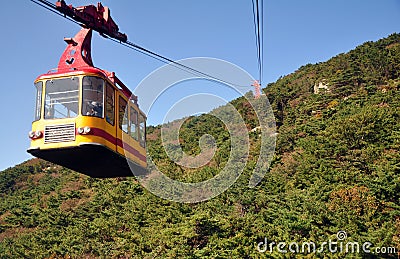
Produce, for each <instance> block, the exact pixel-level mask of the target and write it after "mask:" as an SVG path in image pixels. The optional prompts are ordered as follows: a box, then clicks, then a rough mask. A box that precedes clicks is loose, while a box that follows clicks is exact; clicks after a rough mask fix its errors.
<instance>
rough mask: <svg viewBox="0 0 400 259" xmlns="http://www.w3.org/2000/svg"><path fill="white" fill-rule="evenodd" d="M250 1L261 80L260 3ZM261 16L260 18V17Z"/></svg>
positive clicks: (260, 77) (260, 79)
mask: <svg viewBox="0 0 400 259" xmlns="http://www.w3.org/2000/svg"><path fill="white" fill-rule="evenodd" d="M251 2H252V10H253V24H254V35H255V42H256V49H257V61H258V73H259V82H260V83H261V82H262V70H263V65H262V63H263V62H262V61H263V60H262V44H263V43H262V40H261V39H262V29H261V28H262V27H261V26H262V25H260V20H261V24H262V16H263V15H262V14H261V15H260V10H259V9H260V7H259V6H260V4H259V1H258V0H255V1H254V0H251ZM261 9H263V0H261ZM261 12H262V10H261ZM260 16H261V18H260Z"/></svg>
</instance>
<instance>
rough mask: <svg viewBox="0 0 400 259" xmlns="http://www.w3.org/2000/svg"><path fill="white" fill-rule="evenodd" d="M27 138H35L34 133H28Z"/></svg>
mask: <svg viewBox="0 0 400 259" xmlns="http://www.w3.org/2000/svg"><path fill="white" fill-rule="evenodd" d="M28 136H29V138H31V139H33V138H34V137H35V132H34V131H29V133H28Z"/></svg>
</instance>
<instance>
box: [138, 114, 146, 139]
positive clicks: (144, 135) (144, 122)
mask: <svg viewBox="0 0 400 259" xmlns="http://www.w3.org/2000/svg"><path fill="white" fill-rule="evenodd" d="M142 120H143V121H142ZM141 122H143V129H142V126H141V125H140V124H141ZM138 125H139V144H140V146H142V147H146V117H145V116H144V114H143V113H141V112H139V116H138ZM142 133H143V134H142ZM142 135H143V137H142Z"/></svg>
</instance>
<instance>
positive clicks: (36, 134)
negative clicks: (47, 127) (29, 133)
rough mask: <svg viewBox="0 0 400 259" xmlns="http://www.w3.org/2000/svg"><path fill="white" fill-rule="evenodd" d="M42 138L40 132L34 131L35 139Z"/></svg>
mask: <svg viewBox="0 0 400 259" xmlns="http://www.w3.org/2000/svg"><path fill="white" fill-rule="evenodd" d="M41 136H42V132H41V131H40V130H37V131H35V138H40V137H41Z"/></svg>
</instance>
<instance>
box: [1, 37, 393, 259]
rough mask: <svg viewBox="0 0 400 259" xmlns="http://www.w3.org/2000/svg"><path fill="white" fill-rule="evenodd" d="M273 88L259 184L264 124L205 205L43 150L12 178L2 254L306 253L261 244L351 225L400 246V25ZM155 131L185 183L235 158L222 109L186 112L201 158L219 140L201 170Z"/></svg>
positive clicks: (6, 188)
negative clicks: (51, 159) (90, 173)
mask: <svg viewBox="0 0 400 259" xmlns="http://www.w3.org/2000/svg"><path fill="white" fill-rule="evenodd" d="M264 92H265V94H266V95H267V97H268V99H269V101H270V103H271V105H272V108H273V110H274V114H275V118H276V123H277V127H278V133H279V134H278V136H277V145H276V153H275V156H274V159H273V162H272V165H271V168H270V170H269V171H268V172H267V173H266V176H265V178H264V179H263V180H262V182H261V183H260V184H259V185H257V186H256V187H255V188H249V187H248V181H249V176H250V174H251V171H252V169H253V168H254V165H255V163H256V159H257V154H258V151H259V149H260V138H259V135H258V133H257V132H252V133H250V134H249V136H250V143H251V144H252V146H251V149H250V156H249V157H250V158H249V161H248V162H247V164H246V168H245V170H244V173H243V174H242V175H241V176H240V177H239V179H238V180H237V181H236V183H235V184H234V185H233V186H232V187H231V188H230V189H229V190H227V191H226V192H224V193H222V194H221V195H219V196H218V197H216V198H213V199H211V200H209V201H207V202H202V203H196V204H181V203H175V202H170V201H166V200H163V199H161V198H158V197H156V196H154V195H153V194H151V193H149V192H148V191H147V190H146V189H145V188H143V187H142V186H141V185H140V184H139V183H138V182H137V181H136V180H135V178H117V179H106V180H104V179H103V180H102V179H93V178H89V177H87V176H84V175H80V174H78V173H76V172H72V171H71V170H68V169H65V168H61V167H59V166H55V165H52V164H50V163H48V162H45V161H42V160H38V159H32V160H30V161H27V162H25V163H23V164H21V165H18V166H16V167H13V168H9V169H7V170H5V171H3V172H1V173H0V196H1V200H0V258H33V257H38V258H69V257H72V258H121V257H122V258H125V257H126V258H172V257H175V258H265V257H271V258H277V257H283V256H287V257H294V256H295V255H294V254H293V253H288V254H282V253H279V252H278V251H277V249H276V248H275V249H274V250H273V251H272V252H269V251H267V252H265V253H260V252H259V251H258V250H257V244H258V243H259V242H264V240H265V238H267V239H268V241H269V242H276V243H278V242H287V243H290V242H299V244H301V242H315V243H316V244H322V243H323V242H328V240H337V236H336V234H337V233H338V232H339V231H345V232H346V234H347V238H346V240H345V241H346V242H347V241H349V242H358V243H360V244H362V243H364V242H370V243H372V244H373V246H372V247H371V250H373V247H395V248H397V249H398V250H400V202H399V201H400V152H399V150H400V34H392V35H390V36H389V37H387V38H385V39H382V40H379V41H377V42H367V43H365V44H363V45H361V46H359V47H357V48H355V49H354V50H352V51H350V52H348V53H345V54H340V55H338V56H336V57H334V58H332V59H330V60H329V61H327V62H322V63H318V64H308V65H305V66H302V67H301V68H299V69H298V70H297V71H295V72H294V73H292V74H289V75H287V76H284V77H282V78H280V79H279V80H277V81H276V82H275V83H271V84H269V85H268V86H267V88H265V89H264ZM317 92H318V93H317ZM231 103H232V104H233V105H234V106H235V107H236V109H237V110H238V111H239V112H240V113H241V114H242V115H243V118H244V119H245V123H246V126H247V128H248V129H249V130H251V129H253V128H255V127H256V126H258V124H257V120H256V117H255V115H254V111H252V109H251V106H250V105H249V104H248V103H247V102H246V100H245V98H239V99H236V100H234V101H232V102H231ZM147 132H148V144H147V145H148V152H149V154H150V155H151V157H152V158H153V161H154V163H155V164H156V165H157V166H158V167H159V168H160V169H162V171H163V172H168V173H167V174H168V176H170V177H172V178H174V179H179V180H182V181H187V182H198V181H203V180H205V179H209V178H211V177H212V176H214V175H216V174H218V172H219V170H220V169H221V168H223V166H224V165H225V163H226V162H227V160H228V157H229V152H230V146H229V145H230V141H229V138H230V135H229V133H228V132H227V131H226V129H225V128H224V125H223V124H222V122H221V121H219V120H218V119H216V118H215V117H213V116H210V115H201V116H195V117H190V118H188V119H186V120H185V122H184V123H183V126H182V129H181V131H180V136H179V138H180V141H181V143H180V144H181V146H182V149H183V150H184V151H185V152H187V153H188V154H191V155H196V154H199V153H200V147H199V144H198V143H199V138H200V137H201V136H202V135H203V134H210V135H212V136H214V138H215V144H216V145H217V147H218V149H217V151H216V153H215V155H214V157H213V159H212V160H211V162H210V163H208V164H207V165H206V166H204V167H202V168H200V169H186V168H182V167H179V166H177V165H176V164H174V163H173V162H172V161H170V160H169V158H168V157H167V155H166V153H165V151H164V148H163V146H162V145H161V140H160V126H158V127H149V128H148V131H147ZM286 249H287V247H286ZM302 256H305V257H308V258H314V257H321V258H323V257H339V258H342V257H351V258H353V257H358V258H365V257H370V258H375V257H376V258H378V257H381V256H382V255H376V254H375V255H374V254H368V255H366V254H363V253H362V252H361V251H360V253H358V254H345V253H343V252H342V253H335V254H332V253H329V252H328V251H327V250H325V251H324V253H319V254H305V253H303V254H302ZM384 256H385V257H392V258H397V254H394V253H391V254H386V255H384Z"/></svg>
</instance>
